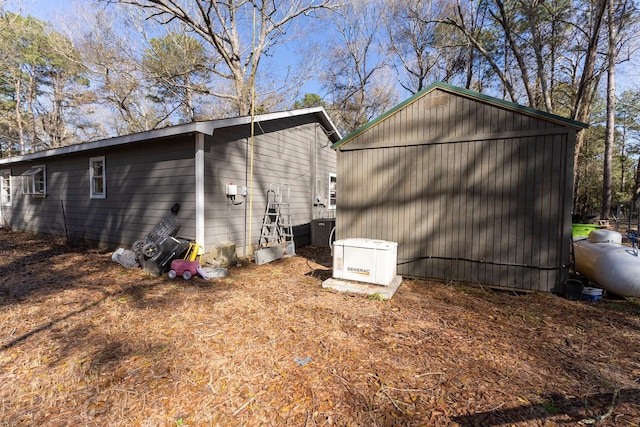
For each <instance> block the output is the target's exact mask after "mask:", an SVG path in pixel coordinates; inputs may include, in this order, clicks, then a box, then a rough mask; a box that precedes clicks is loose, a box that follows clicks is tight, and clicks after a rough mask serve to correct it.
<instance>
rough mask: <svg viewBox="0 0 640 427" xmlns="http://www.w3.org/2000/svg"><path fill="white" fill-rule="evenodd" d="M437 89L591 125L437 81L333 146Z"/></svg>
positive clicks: (571, 124)
mask: <svg viewBox="0 0 640 427" xmlns="http://www.w3.org/2000/svg"><path fill="white" fill-rule="evenodd" d="M436 89H440V90H444V91H446V92H451V93H454V94H458V95H462V96H464V97H467V98H471V99H476V100H478V101H482V102H486V103H488V104H493V105H496V106H499V107H504V108H507V109H509V110H512V111H518V112H520V113H523V114H526V115H529V116H534V117H538V118H541V119H544V120H549V121H552V122H555V123H558V124H561V125H565V126H569V127H572V128H575V129H576V130H580V129H586V128H588V127H589V125H588V124H586V123H582V122H578V121H576V120H571V119H567V118H566V117H562V116H558V115H556V114H551V113H547V112H546V111H541V110H536V109H535V108H531V107H525V106H524V105H519V104H515V103H513V102H509V101H505V100H504V99H499V98H494V97H493V96H489V95H484V94H482V93H479V92H475V91H473V90H469V89H464V88H461V87H458V86H453V85H450V84H448V83H444V82H435V83H432V84H430V85H429V86H428V87H426V88H424V89H422V90H421V91H420V92H418V93H416V94H415V95H413V96H412V97H410V98H408V99H406V100H404V101H403V102H401V103H400V104H398V105H396V106H395V107H393V108H392V109H390V110H389V111H387V112H386V113H383V114H381V115H380V116H378V117H376V118H375V119H373V120H371V121H370V122H368V123H365V124H364V125H362V126H360V128H358V129H357V130H355V131H353V132H351V133H350V134H349V135H347V136H345V137H344V138H342V139H341V140H340V141H338V142H336V143H334V144H333V145H332V146H331V148H333V149H334V150H335V149H336V148H338V147H340V146H342V145H344V144H346V143H347V142H349V141H351V140H352V139H353V138H355V137H356V136H358V135H360V134H361V133H363V132H364V131H366V130H367V129H369V128H371V127H373V126H375V125H376V124H378V123H380V122H381V121H383V120H385V119H386V118H387V117H390V116H392V115H394V114H395V113H396V112H398V111H399V110H402V109H403V108H404V107H406V106H407V105H409V104H411V103H413V102H415V101H416V100H417V99H419V98H421V97H423V96H424V95H426V94H427V93H429V92H431V91H433V90H436Z"/></svg>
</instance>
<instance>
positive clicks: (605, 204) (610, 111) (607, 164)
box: [600, 0, 617, 219]
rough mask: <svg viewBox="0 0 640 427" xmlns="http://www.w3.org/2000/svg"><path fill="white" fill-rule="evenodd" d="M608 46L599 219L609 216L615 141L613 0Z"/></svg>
mask: <svg viewBox="0 0 640 427" xmlns="http://www.w3.org/2000/svg"><path fill="white" fill-rule="evenodd" d="M607 4H608V9H607V14H608V19H607V22H608V29H609V46H608V49H607V61H608V68H607V125H606V135H607V136H606V138H605V145H604V170H603V174H602V213H601V215H600V218H601V219H608V218H609V217H610V216H611V193H612V189H611V186H612V177H611V175H612V170H613V165H612V163H613V146H614V143H615V132H616V130H615V106H616V96H615V95H616V81H615V71H616V39H617V34H616V28H615V23H614V22H613V0H608V1H607Z"/></svg>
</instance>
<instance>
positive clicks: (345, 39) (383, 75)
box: [322, 2, 395, 132]
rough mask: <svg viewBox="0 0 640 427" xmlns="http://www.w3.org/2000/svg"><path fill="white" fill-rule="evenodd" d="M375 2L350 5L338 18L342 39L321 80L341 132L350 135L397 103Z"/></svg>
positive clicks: (330, 53)
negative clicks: (381, 48)
mask: <svg viewBox="0 0 640 427" xmlns="http://www.w3.org/2000/svg"><path fill="white" fill-rule="evenodd" d="M377 6H378V5H377V4H376V3H375V2H359V3H353V4H350V5H348V6H347V7H345V8H344V9H343V10H342V13H340V14H339V15H335V19H334V27H335V28H336V30H337V32H338V34H339V37H338V38H337V39H336V40H335V41H333V43H334V47H333V48H332V49H331V50H330V51H329V56H328V57H329V58H330V59H329V64H328V66H327V70H326V73H325V75H324V76H323V77H322V81H323V87H324V88H325V89H326V90H327V92H328V94H329V98H330V103H331V104H332V106H331V107H330V108H331V111H332V112H333V113H334V116H335V117H337V120H338V122H339V125H338V126H339V127H340V128H341V130H343V131H346V132H351V131H354V130H355V129H357V128H358V127H360V126H362V125H363V124H365V123H367V122H368V121H369V120H371V119H373V118H374V117H376V116H378V115H379V114H381V113H382V112H384V111H385V110H387V109H388V108H389V107H391V106H392V105H393V103H394V101H395V96H394V88H393V85H390V84H389V81H390V80H391V79H390V78H389V74H390V69H389V67H388V64H387V63H386V59H385V56H384V55H382V54H381V52H380V44H379V41H378V32H377V31H378V27H379V26H380V24H381V17H380V15H381V14H380V9H378V7H377Z"/></svg>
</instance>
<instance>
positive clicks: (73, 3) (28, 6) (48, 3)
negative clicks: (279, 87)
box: [0, 0, 321, 99]
mask: <svg viewBox="0 0 640 427" xmlns="http://www.w3.org/2000/svg"><path fill="white" fill-rule="evenodd" d="M1 1H2V0H0V2H1ZM95 3H96V2H95V0H7V1H6V5H5V8H6V9H7V10H9V11H12V12H16V13H20V14H22V15H31V16H34V17H35V18H38V19H41V20H43V21H47V22H49V23H51V24H53V25H54V27H55V26H56V24H58V23H61V22H64V21H65V20H67V19H69V17H70V16H73V14H74V13H77V10H76V9H77V8H78V7H79V8H80V9H82V8H85V7H87V5H93V7H103V6H102V5H96V4H95ZM295 50H296V49H295V48H291V46H288V47H279V48H278V49H277V50H276V52H275V55H274V56H272V57H265V58H263V60H262V64H261V70H262V71H263V72H269V73H272V72H273V71H275V70H274V69H275V68H278V69H279V70H280V71H281V72H282V73H286V71H287V70H286V68H287V66H291V67H293V66H295V64H296V62H297V61H299V58H297V57H296V56H295V55H296V54H299V52H295ZM276 57H277V58H276ZM320 91H321V88H320V84H319V83H318V82H317V81H312V82H309V83H307V84H305V85H304V86H303V87H302V90H301V93H300V94H299V97H298V99H301V98H302V97H303V96H304V94H305V93H320Z"/></svg>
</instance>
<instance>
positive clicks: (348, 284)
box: [322, 276, 402, 299]
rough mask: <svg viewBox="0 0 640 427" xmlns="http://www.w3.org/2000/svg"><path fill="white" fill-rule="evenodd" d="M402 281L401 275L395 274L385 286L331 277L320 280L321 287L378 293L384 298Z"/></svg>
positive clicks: (389, 296)
mask: <svg viewBox="0 0 640 427" xmlns="http://www.w3.org/2000/svg"><path fill="white" fill-rule="evenodd" d="M400 283H402V276H396V277H395V278H394V279H393V280H392V281H391V283H389V284H388V285H387V286H382V285H374V284H371V283H363V282H354V281H351V280H342V279H334V278H333V277H331V278H329V279H327V280H325V281H324V282H322V287H323V288H330V289H335V290H336V291H340V292H354V293H357V294H365V295H373V294H379V295H380V296H381V297H383V298H385V299H391V297H392V296H393V294H395V293H396V291H397V290H398V287H399V286H400Z"/></svg>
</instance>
